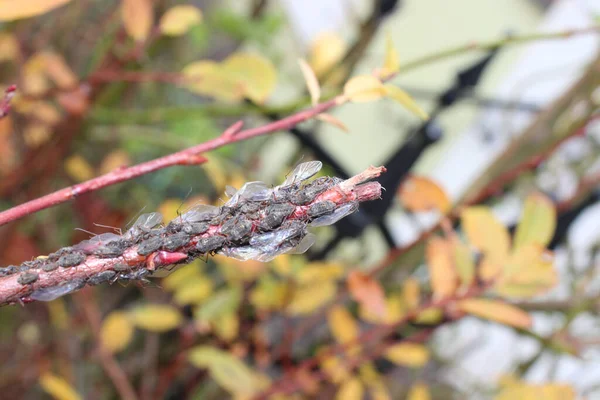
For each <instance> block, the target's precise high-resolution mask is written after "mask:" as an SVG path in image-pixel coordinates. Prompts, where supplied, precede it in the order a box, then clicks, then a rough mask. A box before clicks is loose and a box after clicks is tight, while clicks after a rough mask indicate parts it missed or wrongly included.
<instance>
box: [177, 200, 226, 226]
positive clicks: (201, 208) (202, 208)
mask: <svg viewBox="0 0 600 400" xmlns="http://www.w3.org/2000/svg"><path fill="white" fill-rule="evenodd" d="M220 213H221V209H220V208H219V207H217V206H211V205H209V204H200V205H198V206H196V207H194V208H192V209H191V210H189V211H187V212H185V213H183V214H182V215H181V216H180V217H179V218H177V220H181V221H182V222H187V223H192V222H208V221H210V220H211V219H213V218H214V217H216V216H217V215H219V214H220Z"/></svg>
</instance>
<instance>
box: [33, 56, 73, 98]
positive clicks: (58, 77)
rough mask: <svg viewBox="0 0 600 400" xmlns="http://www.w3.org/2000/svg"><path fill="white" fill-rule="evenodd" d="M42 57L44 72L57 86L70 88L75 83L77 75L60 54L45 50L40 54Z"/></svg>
mask: <svg viewBox="0 0 600 400" xmlns="http://www.w3.org/2000/svg"><path fill="white" fill-rule="evenodd" d="M41 55H42V56H43V57H44V63H45V69H46V74H47V75H48V77H49V78H50V79H52V80H53V81H54V83H55V84H56V86H58V87H59V88H63V89H64V88H72V87H74V86H75V85H77V82H78V79H77V75H75V73H74V72H73V71H72V70H71V67H69V65H67V62H66V61H65V59H64V58H63V56H61V55H60V54H57V53H54V52H51V51H46V52H44V53H42V54H41Z"/></svg>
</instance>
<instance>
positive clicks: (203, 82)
mask: <svg viewBox="0 0 600 400" xmlns="http://www.w3.org/2000/svg"><path fill="white" fill-rule="evenodd" d="M181 72H182V74H183V75H185V76H186V77H187V78H188V79H189V83H186V84H185V85H184V86H185V87H186V88H187V89H188V90H191V91H192V92H195V93H198V94H201V95H204V96H210V97H214V98H215V99H219V100H223V101H240V100H242V99H243V97H244V87H243V85H242V84H241V83H240V82H239V80H238V79H237V78H236V77H234V76H229V75H227V74H225V73H224V71H223V69H222V68H221V65H220V64H219V63H217V62H215V61H210V60H208V61H196V62H193V63H191V64H188V65H187V66H186V67H185V68H183V70H182V71H181ZM204 165H206V164H204Z"/></svg>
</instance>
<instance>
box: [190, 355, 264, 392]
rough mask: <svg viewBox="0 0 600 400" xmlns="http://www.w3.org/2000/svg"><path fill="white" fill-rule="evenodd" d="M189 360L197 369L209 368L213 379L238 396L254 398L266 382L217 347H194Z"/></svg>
mask: <svg viewBox="0 0 600 400" xmlns="http://www.w3.org/2000/svg"><path fill="white" fill-rule="evenodd" d="M188 359H189V360H190V363H191V364H192V365H193V366H195V367H198V368H208V370H209V372H210V375H211V377H212V378H213V379H214V380H215V381H216V382H217V383H218V384H219V385H220V386H221V387H222V388H223V389H225V390H227V391H228V392H230V393H232V394H234V395H236V396H252V395H254V394H256V393H258V391H260V390H261V389H262V388H263V387H264V382H261V380H260V379H259V377H258V376H257V374H255V373H254V372H253V371H252V370H251V369H250V368H249V367H248V366H246V364H244V363H243V362H242V361H240V360H239V359H238V358H236V357H234V356H233V355H231V354H230V353H227V352H225V351H222V350H219V349H217V348H215V347H210V346H197V347H194V348H193V349H191V350H190V352H189V354H188Z"/></svg>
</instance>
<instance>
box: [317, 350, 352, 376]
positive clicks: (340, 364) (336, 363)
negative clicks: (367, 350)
mask: <svg viewBox="0 0 600 400" xmlns="http://www.w3.org/2000/svg"><path fill="white" fill-rule="evenodd" d="M318 354H319V353H317V355H318ZM321 369H322V370H323V372H325V373H326V374H327V377H328V378H329V380H330V381H331V382H333V383H341V382H343V381H345V380H347V379H348V377H349V376H350V372H349V370H348V368H347V367H346V363H345V361H343V360H342V359H341V357H338V356H328V357H324V358H323V361H321Z"/></svg>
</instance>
